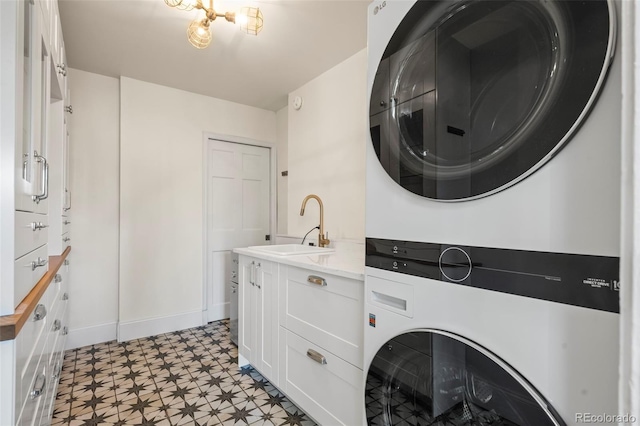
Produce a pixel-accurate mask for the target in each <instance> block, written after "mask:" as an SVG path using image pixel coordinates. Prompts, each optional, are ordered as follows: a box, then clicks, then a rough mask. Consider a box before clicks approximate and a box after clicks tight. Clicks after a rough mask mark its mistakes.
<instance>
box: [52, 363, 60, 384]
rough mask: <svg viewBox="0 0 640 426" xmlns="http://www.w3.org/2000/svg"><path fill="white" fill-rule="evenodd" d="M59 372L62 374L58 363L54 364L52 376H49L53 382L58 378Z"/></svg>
mask: <svg viewBox="0 0 640 426" xmlns="http://www.w3.org/2000/svg"><path fill="white" fill-rule="evenodd" d="M61 372H62V368H61V366H60V361H58V362H57V363H56V368H54V369H53V374H52V375H51V378H52V379H53V380H56V379H57V378H58V377H60V373H61Z"/></svg>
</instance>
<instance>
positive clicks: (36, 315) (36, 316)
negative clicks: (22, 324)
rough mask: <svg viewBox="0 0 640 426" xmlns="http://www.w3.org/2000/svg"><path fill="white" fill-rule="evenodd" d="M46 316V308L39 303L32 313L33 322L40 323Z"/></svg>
mask: <svg viewBox="0 0 640 426" xmlns="http://www.w3.org/2000/svg"><path fill="white" fill-rule="evenodd" d="M46 316H47V308H46V307H45V306H44V305H43V304H42V303H41V304H39V305H38V306H36V309H35V310H34V311H33V320H34V321H40V320H41V319H44V317H46Z"/></svg>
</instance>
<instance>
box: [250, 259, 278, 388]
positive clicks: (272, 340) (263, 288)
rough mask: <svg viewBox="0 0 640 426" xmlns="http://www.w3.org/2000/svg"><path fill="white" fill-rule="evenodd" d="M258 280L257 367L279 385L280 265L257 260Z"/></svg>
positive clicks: (256, 290)
mask: <svg viewBox="0 0 640 426" xmlns="http://www.w3.org/2000/svg"><path fill="white" fill-rule="evenodd" d="M255 268H256V276H257V281H256V285H255V294H256V296H257V297H256V310H255V311H254V313H255V314H256V317H257V321H256V326H257V333H256V334H257V342H256V343H257V346H256V347H257V349H258V350H257V353H256V358H257V362H256V364H255V367H256V368H257V369H258V370H260V372H261V373H262V374H263V375H264V376H265V377H266V378H267V379H269V380H270V381H272V382H274V384H276V385H277V376H278V375H277V365H278V362H277V354H278V322H277V321H278V318H277V312H278V311H277V303H278V301H277V292H278V273H277V272H278V265H277V264H276V263H273V262H268V261H265V260H260V259H258V260H256V264H255Z"/></svg>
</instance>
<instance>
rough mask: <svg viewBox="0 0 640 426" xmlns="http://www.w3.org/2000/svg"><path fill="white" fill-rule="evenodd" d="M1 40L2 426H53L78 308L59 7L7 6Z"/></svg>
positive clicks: (22, 0) (52, 0)
mask: <svg viewBox="0 0 640 426" xmlns="http://www.w3.org/2000/svg"><path fill="white" fill-rule="evenodd" d="M0 33H1V34H2V37H1V38H0V424H1V425H14V424H20V425H39V424H49V423H50V419H51V414H52V411H53V402H54V400H55V395H56V388H57V382H58V377H59V373H60V370H61V368H62V356H63V351H64V344H65V340H66V334H67V325H66V324H67V317H68V314H67V312H68V309H67V304H68V303H69V301H70V300H72V297H70V294H69V291H68V282H69V278H70V271H71V264H72V259H71V255H70V254H69V253H70V248H69V247H68V246H69V242H70V240H69V235H70V230H69V224H70V188H69V178H68V176H69V161H68V158H69V156H68V150H69V135H68V131H67V121H68V120H69V118H70V113H71V106H70V103H69V93H68V89H67V81H66V65H65V63H66V58H65V50H64V42H63V37H62V27H61V25H60V17H59V13H58V4H57V0H3V1H0ZM65 238H66V240H65Z"/></svg>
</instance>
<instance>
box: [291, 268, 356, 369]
mask: <svg viewBox="0 0 640 426" xmlns="http://www.w3.org/2000/svg"><path fill="white" fill-rule="evenodd" d="M311 281H313V282H315V283H312V282H311ZM280 283H281V284H280V285H281V286H283V287H281V288H280V297H281V304H282V305H283V306H282V307H281V309H280V325H283V326H285V327H286V328H287V329H289V330H291V331H293V332H294V333H297V334H299V335H301V336H305V337H306V338H307V339H309V340H310V341H312V342H313V343H314V344H317V345H319V346H321V347H323V348H325V349H326V350H329V351H331V352H333V353H334V354H336V355H338V356H339V357H341V358H343V359H345V360H346V361H348V362H350V363H351V364H353V365H355V366H356V367H358V368H362V341H363V331H362V329H363V327H362V318H363V309H364V308H363V306H364V303H363V297H364V284H363V282H362V281H358V280H352V279H348V278H344V277H339V276H336V275H331V274H325V273H319V272H315V271H310V270H306V269H301V268H296V267H292V266H288V267H287V268H286V272H285V277H284V279H282V280H281V281H280ZM318 283H319V284H318Z"/></svg>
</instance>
